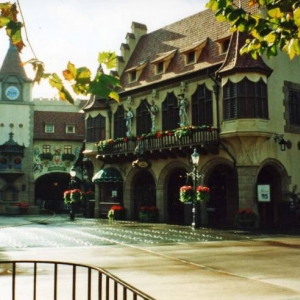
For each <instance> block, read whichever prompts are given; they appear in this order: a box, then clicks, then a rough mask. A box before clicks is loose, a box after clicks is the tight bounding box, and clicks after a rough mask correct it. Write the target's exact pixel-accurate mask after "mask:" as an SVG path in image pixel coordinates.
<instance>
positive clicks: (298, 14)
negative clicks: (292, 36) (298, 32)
mask: <svg viewBox="0 0 300 300" xmlns="http://www.w3.org/2000/svg"><path fill="white" fill-rule="evenodd" d="M294 21H295V24H296V26H297V27H300V8H297V9H296V10H295V11H294Z"/></svg>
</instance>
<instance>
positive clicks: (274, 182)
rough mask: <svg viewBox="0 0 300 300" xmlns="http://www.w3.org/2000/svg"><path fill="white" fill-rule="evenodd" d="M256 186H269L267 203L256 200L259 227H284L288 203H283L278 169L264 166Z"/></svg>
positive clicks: (287, 217) (281, 184)
mask: <svg viewBox="0 0 300 300" xmlns="http://www.w3.org/2000/svg"><path fill="white" fill-rule="evenodd" d="M257 185H258V186H259V185H265V186H269V191H270V195H269V197H268V198H267V199H266V200H267V201H264V200H263V199H259V198H258V213H259V223H260V224H259V225H260V227H261V228H264V229H268V228H274V227H277V226H279V225H286V224H285V223H286V222H289V220H288V219H289V216H288V214H289V206H288V204H289V203H288V202H286V203H285V202H283V183H282V177H281V174H280V172H279V171H278V169H277V168H276V167H275V166H273V165H266V166H264V167H263V168H262V169H261V170H260V172H259V174H258V177H257ZM285 204H287V205H285Z"/></svg>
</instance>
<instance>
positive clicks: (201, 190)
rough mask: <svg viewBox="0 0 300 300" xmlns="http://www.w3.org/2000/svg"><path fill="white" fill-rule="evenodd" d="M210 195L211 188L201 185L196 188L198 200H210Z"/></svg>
mask: <svg viewBox="0 0 300 300" xmlns="http://www.w3.org/2000/svg"><path fill="white" fill-rule="evenodd" d="M209 196H210V189H209V187H207V186H202V185H199V186H198V187H197V188H196V200H197V201H199V202H201V201H208V200H209Z"/></svg>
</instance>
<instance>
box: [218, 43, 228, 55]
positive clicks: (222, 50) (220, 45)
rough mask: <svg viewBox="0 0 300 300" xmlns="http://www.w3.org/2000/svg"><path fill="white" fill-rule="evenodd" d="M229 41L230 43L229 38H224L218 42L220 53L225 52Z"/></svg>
mask: <svg viewBox="0 0 300 300" xmlns="http://www.w3.org/2000/svg"><path fill="white" fill-rule="evenodd" d="M229 43H230V39H226V40H223V41H221V42H220V44H219V47H220V53H221V54H223V53H226V52H227V50H228V48H229Z"/></svg>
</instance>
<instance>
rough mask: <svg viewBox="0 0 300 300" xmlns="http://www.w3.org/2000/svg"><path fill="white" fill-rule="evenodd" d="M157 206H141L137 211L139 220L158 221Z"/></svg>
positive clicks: (145, 221)
mask: <svg viewBox="0 0 300 300" xmlns="http://www.w3.org/2000/svg"><path fill="white" fill-rule="evenodd" d="M158 214H159V211H158V208H157V207H156V206H142V207H141V208H140V211H139V221H140V222H143V223H156V222H157V221H158Z"/></svg>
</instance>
